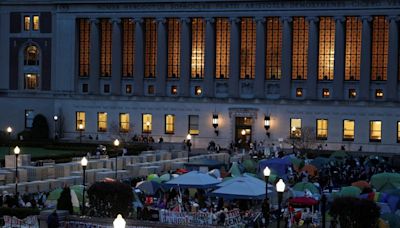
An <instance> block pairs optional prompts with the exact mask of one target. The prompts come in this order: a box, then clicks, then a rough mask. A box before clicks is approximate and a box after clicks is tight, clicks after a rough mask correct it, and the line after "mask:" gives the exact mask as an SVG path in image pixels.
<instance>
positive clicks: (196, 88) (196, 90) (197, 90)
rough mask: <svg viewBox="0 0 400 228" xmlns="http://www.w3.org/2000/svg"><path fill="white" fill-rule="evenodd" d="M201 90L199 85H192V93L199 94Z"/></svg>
mask: <svg viewBox="0 0 400 228" xmlns="http://www.w3.org/2000/svg"><path fill="white" fill-rule="evenodd" d="M202 92H203V91H202V90H201V87H200V86H195V87H194V94H195V95H196V96H200V95H201V93H202Z"/></svg>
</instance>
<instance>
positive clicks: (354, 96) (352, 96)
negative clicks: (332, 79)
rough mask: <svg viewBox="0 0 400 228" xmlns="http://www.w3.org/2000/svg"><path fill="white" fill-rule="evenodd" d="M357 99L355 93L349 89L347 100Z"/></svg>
mask: <svg viewBox="0 0 400 228" xmlns="http://www.w3.org/2000/svg"><path fill="white" fill-rule="evenodd" d="M356 97H357V92H356V90H355V89H349V98H350V99H354V98H356Z"/></svg>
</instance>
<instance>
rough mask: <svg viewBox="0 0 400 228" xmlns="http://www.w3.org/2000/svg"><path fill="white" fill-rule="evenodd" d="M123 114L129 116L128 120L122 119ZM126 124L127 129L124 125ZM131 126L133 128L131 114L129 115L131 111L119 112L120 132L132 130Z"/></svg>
mask: <svg viewBox="0 0 400 228" xmlns="http://www.w3.org/2000/svg"><path fill="white" fill-rule="evenodd" d="M123 116H127V121H126V122H124V121H122V117H123ZM124 125H126V129H125V127H123V126H124ZM130 128H131V126H130V115H129V113H127V112H121V113H119V132H121V133H128V132H129V131H130V130H131V129H130Z"/></svg>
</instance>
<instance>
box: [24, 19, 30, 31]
mask: <svg viewBox="0 0 400 228" xmlns="http://www.w3.org/2000/svg"><path fill="white" fill-rule="evenodd" d="M24 30H25V31H29V30H31V16H24Z"/></svg>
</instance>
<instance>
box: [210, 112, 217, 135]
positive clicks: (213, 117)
mask: <svg viewBox="0 0 400 228" xmlns="http://www.w3.org/2000/svg"><path fill="white" fill-rule="evenodd" d="M212 125H213V127H214V132H215V134H216V135H217V136H218V134H219V131H218V130H217V128H218V114H213V116H212Z"/></svg>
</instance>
